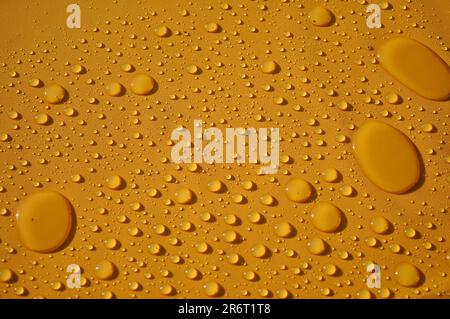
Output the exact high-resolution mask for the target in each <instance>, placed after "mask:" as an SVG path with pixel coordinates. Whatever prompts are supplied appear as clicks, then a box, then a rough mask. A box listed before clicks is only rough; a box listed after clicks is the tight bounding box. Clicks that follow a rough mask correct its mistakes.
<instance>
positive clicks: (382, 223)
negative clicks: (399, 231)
mask: <svg viewBox="0 0 450 319" xmlns="http://www.w3.org/2000/svg"><path fill="white" fill-rule="evenodd" d="M370 228H372V230H373V231H374V232H375V233H377V234H385V233H386V232H387V231H388V230H389V228H390V223H389V221H388V220H387V219H386V218H384V217H383V216H375V217H374V218H373V219H372V221H371V222H370Z"/></svg>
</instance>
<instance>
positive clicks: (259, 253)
mask: <svg viewBox="0 0 450 319" xmlns="http://www.w3.org/2000/svg"><path fill="white" fill-rule="evenodd" d="M251 251H252V254H253V256H255V257H256V258H265V257H267V256H268V254H269V250H268V248H267V247H266V246H264V245H262V244H258V245H256V246H253V247H252V249H251Z"/></svg>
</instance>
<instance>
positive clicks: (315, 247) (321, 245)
mask: <svg viewBox="0 0 450 319" xmlns="http://www.w3.org/2000/svg"><path fill="white" fill-rule="evenodd" d="M307 247H308V250H309V251H310V252H311V253H312V254H314V255H322V254H323V253H324V252H325V251H326V249H327V245H326V243H325V242H324V241H323V240H322V239H321V238H312V239H310V240H309V241H308V244H307Z"/></svg>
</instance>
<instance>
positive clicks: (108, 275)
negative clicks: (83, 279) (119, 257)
mask: <svg viewBox="0 0 450 319" xmlns="http://www.w3.org/2000/svg"><path fill="white" fill-rule="evenodd" d="M116 271H117V268H116V266H115V265H114V264H113V263H112V262H110V261H109V260H102V261H100V262H99V263H97V265H95V276H96V277H97V278H98V279H101V280H110V279H112V278H113V277H114V276H115V274H116Z"/></svg>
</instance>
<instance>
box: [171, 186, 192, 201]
mask: <svg viewBox="0 0 450 319" xmlns="http://www.w3.org/2000/svg"><path fill="white" fill-rule="evenodd" d="M193 199H194V193H193V192H192V191H191V190H190V189H189V188H187V187H182V188H180V189H178V190H177V191H176V192H175V200H176V202H177V203H179V204H190V203H192V201H193Z"/></svg>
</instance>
